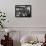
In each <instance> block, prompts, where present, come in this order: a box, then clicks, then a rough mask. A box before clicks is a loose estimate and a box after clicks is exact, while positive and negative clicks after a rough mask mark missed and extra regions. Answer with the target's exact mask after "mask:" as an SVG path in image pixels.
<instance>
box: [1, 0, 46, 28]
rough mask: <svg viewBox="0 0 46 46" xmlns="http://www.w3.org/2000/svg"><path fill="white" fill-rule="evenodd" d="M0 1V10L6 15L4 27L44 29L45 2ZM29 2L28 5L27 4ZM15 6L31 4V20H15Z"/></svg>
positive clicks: (34, 0) (39, 0)
mask: <svg viewBox="0 0 46 46" xmlns="http://www.w3.org/2000/svg"><path fill="white" fill-rule="evenodd" d="M26 1H27V0H0V10H2V11H3V12H5V13H6V16H7V20H9V22H7V23H6V24H5V26H6V27H46V5H45V4H46V0H28V1H27V2H26ZM28 2H30V3H28ZM16 4H31V5H32V17H31V18H16V17H15V5H16Z"/></svg>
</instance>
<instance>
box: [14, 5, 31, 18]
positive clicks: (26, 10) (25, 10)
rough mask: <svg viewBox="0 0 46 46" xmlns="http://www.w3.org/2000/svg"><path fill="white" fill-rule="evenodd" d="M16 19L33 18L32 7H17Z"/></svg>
mask: <svg viewBox="0 0 46 46" xmlns="http://www.w3.org/2000/svg"><path fill="white" fill-rule="evenodd" d="M15 17H31V5H15Z"/></svg>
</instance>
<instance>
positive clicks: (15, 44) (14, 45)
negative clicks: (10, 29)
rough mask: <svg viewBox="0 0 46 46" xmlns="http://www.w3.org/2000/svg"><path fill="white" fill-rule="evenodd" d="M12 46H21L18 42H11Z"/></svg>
mask: <svg viewBox="0 0 46 46" xmlns="http://www.w3.org/2000/svg"><path fill="white" fill-rule="evenodd" d="M13 46H21V43H20V41H17V40H13Z"/></svg>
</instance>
